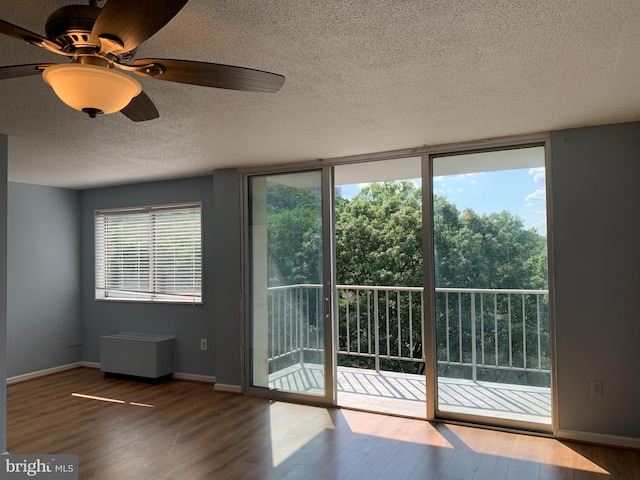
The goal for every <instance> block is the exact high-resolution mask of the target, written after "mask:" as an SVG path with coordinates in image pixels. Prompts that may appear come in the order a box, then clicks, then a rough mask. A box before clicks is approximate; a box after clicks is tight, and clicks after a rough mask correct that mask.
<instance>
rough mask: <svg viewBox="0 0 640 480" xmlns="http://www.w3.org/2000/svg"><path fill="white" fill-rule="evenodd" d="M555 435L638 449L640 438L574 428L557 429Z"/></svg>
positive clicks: (580, 440) (567, 438)
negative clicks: (582, 430)
mask: <svg viewBox="0 0 640 480" xmlns="http://www.w3.org/2000/svg"><path fill="white" fill-rule="evenodd" d="M555 437H556V438H558V439H559V440H576V441H578V442H587V443H597V444H602V445H612V446H616V447H625V448H635V449H640V438H633V437H620V436H618V435H607V434H605V433H591V432H580V431H576V430H564V429H558V430H557V431H556V434H555Z"/></svg>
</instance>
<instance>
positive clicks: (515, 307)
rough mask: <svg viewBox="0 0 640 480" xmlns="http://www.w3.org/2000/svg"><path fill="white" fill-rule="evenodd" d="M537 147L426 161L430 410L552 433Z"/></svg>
mask: <svg viewBox="0 0 640 480" xmlns="http://www.w3.org/2000/svg"><path fill="white" fill-rule="evenodd" d="M544 166H545V157H544V147H543V146H535V147H526V148H514V149H509V150H500V151H490V152H481V153H469V154H459V155H447V156H435V157H432V171H433V184H432V187H433V204H432V209H433V245H434V268H435V272H434V275H435V293H434V310H435V332H436V346H435V347H436V360H437V396H438V401H437V411H436V415H438V416H440V417H455V418H461V417H469V416H480V417H489V418H490V420H486V421H487V422H488V423H494V424H514V423H517V424H528V425H531V426H533V428H536V429H539V430H548V429H550V427H551V359H550V340H549V292H548V288H549V286H548V285H549V283H548V260H547V238H546V193H545V167H544Z"/></svg>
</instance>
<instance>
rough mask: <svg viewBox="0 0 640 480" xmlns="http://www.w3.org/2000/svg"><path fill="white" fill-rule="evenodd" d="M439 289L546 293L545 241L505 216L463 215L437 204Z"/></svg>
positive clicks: (509, 215)
mask: <svg viewBox="0 0 640 480" xmlns="http://www.w3.org/2000/svg"><path fill="white" fill-rule="evenodd" d="M434 245H435V266H436V272H435V278H436V287H449V288H517V289H542V288H547V252H546V248H547V247H546V239H545V237H543V236H542V235H540V234H538V233H537V232H536V231H535V229H529V230H527V229H525V228H524V225H523V222H522V219H521V218H519V217H518V216H516V215H514V214H512V213H509V212H507V211H503V212H500V213H491V214H489V215H486V214H485V215H478V214H476V213H475V212H474V211H473V210H471V209H465V210H464V211H463V212H462V213H460V212H459V211H458V209H457V207H456V206H455V205H453V204H452V203H450V202H449V201H448V200H447V199H446V198H445V197H439V196H436V197H435V198H434Z"/></svg>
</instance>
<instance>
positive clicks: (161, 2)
mask: <svg viewBox="0 0 640 480" xmlns="http://www.w3.org/2000/svg"><path fill="white" fill-rule="evenodd" d="M187 2H188V0H107V1H106V3H105V4H104V6H103V7H102V8H100V7H99V6H98V0H89V5H68V6H65V7H61V8H59V9H58V10H56V11H55V12H53V13H52V14H51V15H50V16H49V18H48V19H47V23H46V38H45V37H42V36H41V35H38V34H37V33H33V32H30V31H28V30H25V29H24V28H21V27H18V26H16V25H13V24H11V23H9V22H6V21H4V20H0V33H3V34H5V35H9V36H11V37H14V38H17V39H19V40H24V41H25V42H27V43H30V44H31V45H35V46H37V47H41V48H43V49H44V50H47V51H49V52H53V53H56V54H58V55H63V56H66V57H67V58H68V59H70V60H71V61H70V62H67V63H36V64H29V65H14V66H9V67H0V80H3V79H8V78H16V77H25V76H29V75H40V74H42V77H43V79H44V81H45V82H46V83H48V84H49V85H50V86H51V87H52V88H53V90H54V92H55V93H56V95H58V97H59V98H60V99H61V100H62V101H63V102H64V103H66V104H67V105H69V106H70V107H72V108H75V109H76V110H80V111H82V112H85V113H87V114H88V115H89V116H90V117H92V118H95V117H96V116H97V115H98V114H103V113H104V114H108V113H114V112H118V111H120V112H122V113H123V114H124V115H125V116H127V117H128V118H129V119H131V120H133V121H134V122H141V121H145V120H152V119H154V118H158V116H159V114H158V110H157V109H156V106H155V105H154V104H153V102H152V101H151V99H150V98H149V97H148V96H147V95H146V94H145V93H144V92H143V91H142V87H141V86H140V84H139V83H138V82H137V81H136V80H135V79H134V78H133V77H132V76H131V75H127V74H126V73H123V72H130V73H133V74H135V75H137V76H140V77H145V78H151V79H156V80H166V81H169V82H178V83H188V84H192V85H201V86H205V87H216V88H227V89H231V90H243V91H249V92H271V93H273V92H277V91H279V90H280V88H281V87H282V85H283V84H284V77H283V76H282V75H278V74H275V73H270V72H264V71H261V70H253V69H250V68H243V67H235V66H231V65H222V64H218V63H206V62H195V61H189V60H171V59H165V58H144V59H137V60H134V57H135V54H136V50H137V48H138V46H139V45H140V44H141V43H142V42H144V41H145V40H147V39H148V38H150V37H151V36H152V35H154V34H155V33H156V32H157V31H158V30H160V29H161V28H162V27H164V26H165V25H166V24H167V23H168V22H169V21H170V20H171V19H172V18H173V17H174V16H175V15H176V14H177V13H178V12H179V11H180V10H181V9H182V7H184V6H185V5H186V4H187Z"/></svg>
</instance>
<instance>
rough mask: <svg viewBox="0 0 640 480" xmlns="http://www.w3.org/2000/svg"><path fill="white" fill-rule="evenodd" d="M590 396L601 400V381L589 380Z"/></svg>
mask: <svg viewBox="0 0 640 480" xmlns="http://www.w3.org/2000/svg"><path fill="white" fill-rule="evenodd" d="M591 396H592V397H598V398H602V381H601V380H591Z"/></svg>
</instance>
